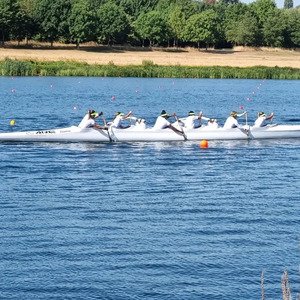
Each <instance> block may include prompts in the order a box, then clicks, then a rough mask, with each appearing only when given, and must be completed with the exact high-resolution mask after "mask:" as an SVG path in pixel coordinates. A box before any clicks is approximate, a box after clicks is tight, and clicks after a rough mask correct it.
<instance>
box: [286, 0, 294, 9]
mask: <svg viewBox="0 0 300 300" xmlns="http://www.w3.org/2000/svg"><path fill="white" fill-rule="evenodd" d="M293 7H294V3H293V0H284V4H283V8H285V9H289V8H293Z"/></svg>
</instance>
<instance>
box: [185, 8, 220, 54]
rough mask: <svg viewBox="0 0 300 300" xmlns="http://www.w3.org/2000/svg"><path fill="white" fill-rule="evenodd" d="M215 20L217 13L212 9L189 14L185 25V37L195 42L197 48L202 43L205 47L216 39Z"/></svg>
mask: <svg viewBox="0 0 300 300" xmlns="http://www.w3.org/2000/svg"><path fill="white" fill-rule="evenodd" d="M216 20H217V15H216V13H215V11H213V10H212V9H209V10H206V11H204V12H201V13H198V14H195V15H193V16H191V17H190V18H189V19H188V20H187V24H186V27H185V39H186V40H187V41H191V42H194V43H197V45H198V48H199V47H200V43H204V44H205V47H206V49H207V46H208V45H209V44H214V43H215V41H216V37H215V34H216V25H217V24H216Z"/></svg>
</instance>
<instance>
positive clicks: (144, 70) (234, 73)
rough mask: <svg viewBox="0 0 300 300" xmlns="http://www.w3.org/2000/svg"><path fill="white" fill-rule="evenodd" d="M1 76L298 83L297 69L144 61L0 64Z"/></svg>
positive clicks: (20, 62)
mask: <svg viewBox="0 0 300 300" xmlns="http://www.w3.org/2000/svg"><path fill="white" fill-rule="evenodd" d="M0 75H2V76H101V77H160V78H224V79H225V78H237V79H246V78H247V79H295V80H299V79H300V69H293V68H278V67H275V68H269V67H250V68H236V67H184V66H158V65H155V64H153V62H152V61H144V62H143V64H142V65H140V66H136V65H135V66H116V65H114V64H113V63H111V64H108V65H88V64H86V63H77V62H37V61H18V60H11V59H6V60H4V61H0Z"/></svg>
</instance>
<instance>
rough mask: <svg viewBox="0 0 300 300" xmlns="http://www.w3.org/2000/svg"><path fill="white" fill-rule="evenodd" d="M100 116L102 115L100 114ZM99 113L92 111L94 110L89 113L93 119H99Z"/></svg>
mask: <svg viewBox="0 0 300 300" xmlns="http://www.w3.org/2000/svg"><path fill="white" fill-rule="evenodd" d="M100 114H102V112H101V113H100ZM100 114H99V113H97V112H96V111H94V110H92V111H91V116H92V117H93V118H97V117H99V115H100Z"/></svg>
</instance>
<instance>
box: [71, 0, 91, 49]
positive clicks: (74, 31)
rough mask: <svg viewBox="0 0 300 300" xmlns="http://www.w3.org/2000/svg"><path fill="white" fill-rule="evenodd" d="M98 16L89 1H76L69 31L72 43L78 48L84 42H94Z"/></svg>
mask: <svg viewBox="0 0 300 300" xmlns="http://www.w3.org/2000/svg"><path fill="white" fill-rule="evenodd" d="M95 19H96V16H95V14H94V13H93V10H92V7H91V5H90V3H89V1H87V0H76V1H75V2H74V3H73V5H72V8H71V13H70V18H69V30H70V38H71V41H75V43H76V45H77V47H79V44H80V43H82V42H87V41H91V40H93V33H94V31H95Z"/></svg>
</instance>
